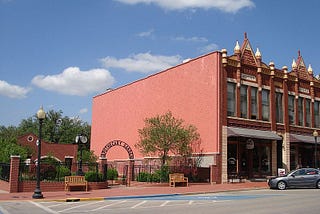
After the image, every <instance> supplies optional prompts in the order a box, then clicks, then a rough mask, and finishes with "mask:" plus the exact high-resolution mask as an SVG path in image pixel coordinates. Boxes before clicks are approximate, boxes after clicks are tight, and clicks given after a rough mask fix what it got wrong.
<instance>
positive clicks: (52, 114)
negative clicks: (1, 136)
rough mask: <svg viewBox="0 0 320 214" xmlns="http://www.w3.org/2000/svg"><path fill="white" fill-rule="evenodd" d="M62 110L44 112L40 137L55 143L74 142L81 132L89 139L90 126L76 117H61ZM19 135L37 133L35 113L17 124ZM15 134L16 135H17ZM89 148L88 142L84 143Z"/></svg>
mask: <svg viewBox="0 0 320 214" xmlns="http://www.w3.org/2000/svg"><path fill="white" fill-rule="evenodd" d="M62 114H63V112H62V111H61V110H60V111H54V110H50V111H48V112H46V118H45V119H44V122H43V127H42V131H43V132H42V139H43V140H44V141H47V142H55V143H74V141H75V137H76V136H77V135H78V134H80V133H83V134H85V135H87V137H88V139H90V133H91V126H90V125H89V124H88V123H86V122H83V121H82V120H80V119H78V118H69V117H63V116H62ZM17 129H18V133H19V135H23V134H27V133H33V134H35V135H38V134H39V133H38V132H39V122H38V119H37V117H36V114H35V115H33V116H31V117H29V118H27V119H23V120H22V121H21V123H20V125H19V126H18V128H17ZM19 135H17V136H16V137H18V136H19ZM86 147H87V148H90V144H87V145H86Z"/></svg>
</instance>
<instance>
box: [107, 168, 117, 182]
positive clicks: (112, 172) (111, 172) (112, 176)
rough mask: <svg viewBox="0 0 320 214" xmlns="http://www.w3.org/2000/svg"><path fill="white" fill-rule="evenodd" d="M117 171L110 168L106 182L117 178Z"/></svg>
mask: <svg viewBox="0 0 320 214" xmlns="http://www.w3.org/2000/svg"><path fill="white" fill-rule="evenodd" d="M118 175H119V174H118V171H117V170H116V169H115V168H111V169H108V170H107V179H108V180H116V179H117V178H118Z"/></svg>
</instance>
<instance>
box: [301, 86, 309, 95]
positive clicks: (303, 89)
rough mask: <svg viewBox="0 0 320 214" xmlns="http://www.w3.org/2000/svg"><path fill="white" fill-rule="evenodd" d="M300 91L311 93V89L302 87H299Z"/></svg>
mask: <svg viewBox="0 0 320 214" xmlns="http://www.w3.org/2000/svg"><path fill="white" fill-rule="evenodd" d="M299 92H302V93H305V94H309V93H310V91H309V89H307V88H301V87H299Z"/></svg>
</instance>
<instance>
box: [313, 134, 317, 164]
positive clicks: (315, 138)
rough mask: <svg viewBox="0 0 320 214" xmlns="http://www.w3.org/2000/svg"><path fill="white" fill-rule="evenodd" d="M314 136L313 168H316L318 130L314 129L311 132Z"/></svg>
mask: <svg viewBox="0 0 320 214" xmlns="http://www.w3.org/2000/svg"><path fill="white" fill-rule="evenodd" d="M312 135H313V137H314V168H318V159H317V158H318V157H317V153H318V152H317V144H318V143H317V138H318V132H317V130H314V131H313V133H312Z"/></svg>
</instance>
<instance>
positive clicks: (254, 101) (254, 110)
mask: <svg viewBox="0 0 320 214" xmlns="http://www.w3.org/2000/svg"><path fill="white" fill-rule="evenodd" d="M257 92H258V90H257V88H254V87H251V119H257V115H258V107H257V106H258V104H257V103H258V96H257Z"/></svg>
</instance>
